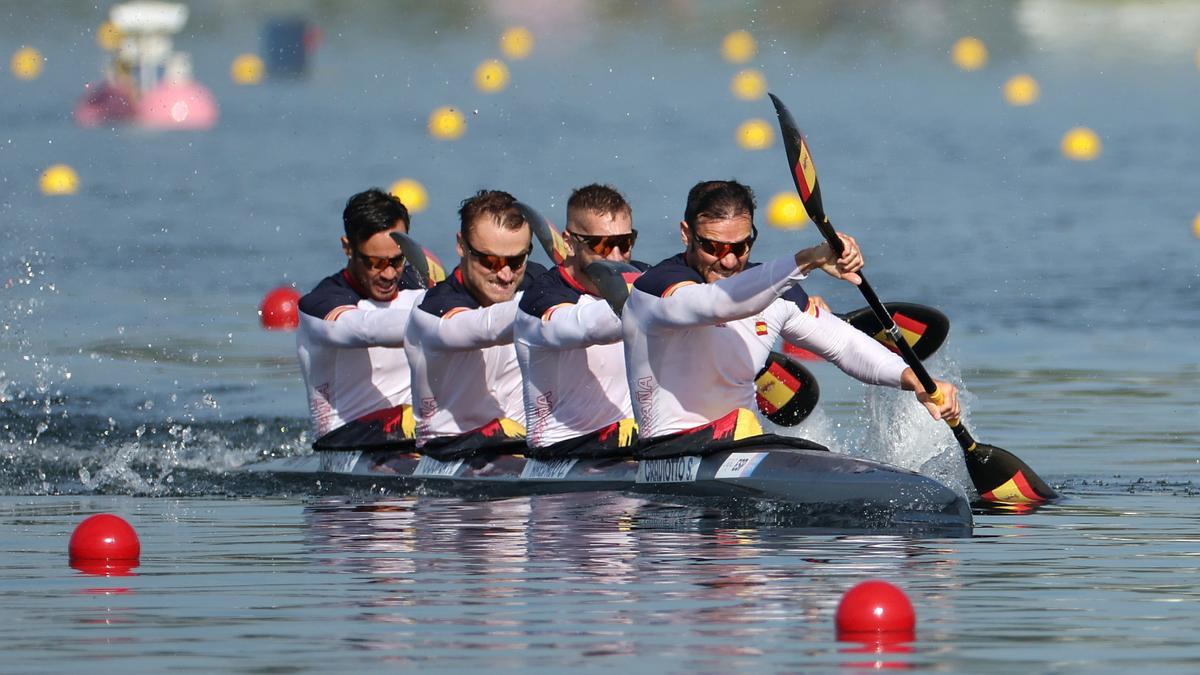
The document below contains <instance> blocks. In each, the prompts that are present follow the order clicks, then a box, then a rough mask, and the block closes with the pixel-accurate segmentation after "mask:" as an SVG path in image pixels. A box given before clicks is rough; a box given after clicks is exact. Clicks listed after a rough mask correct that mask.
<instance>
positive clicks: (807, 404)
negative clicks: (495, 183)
mask: <svg viewBox="0 0 1200 675" xmlns="http://www.w3.org/2000/svg"><path fill="white" fill-rule="evenodd" d="M517 208H518V209H520V211H521V214H522V215H524V216H525V221H526V222H528V223H529V227H530V228H531V229H532V230H533V234H534V236H535V237H537V240H538V242H539V243H541V245H542V248H543V249H545V251H546V255H548V256H550V260H552V261H553V262H554V264H555V265H561V264H563V262H565V261H566V259H567V245H566V242H564V241H563V238H562V235H561V234H559V232H558V230H557V229H555V227H554V226H553V225H551V224H550V221H548V220H546V218H545V217H543V216H542V214H541V213H539V212H538V210H537V209H535V208H533V207H532V206H529V205H528V204H525V203H522V202H517ZM585 271H586V272H587V275H588V276H589V277H591V279H592V281H594V282H595V283H596V287H597V289H598V290H599V291H600V296H601V297H603V298H604V299H605V300H606V301H607V302H608V305H609V307H611V308H612V310H613V312H614V313H615V314H616V315H617V316H620V315H621V309H622V308H623V307H624V306H625V299H626V298H628V297H629V288H630V287H631V286H632V285H633V281H634V279H637V277H638V275H639V274H641V273H642V272H641V270H639V269H637V268H636V267H634V266H633V265H627V264H624V263H617V262H612V261H606V260H598V261H596V262H593V263H591V264H590V265H588V267H587V269H586V270H585ZM754 382H755V386H756V394H755V396H756V400H757V402H758V409H759V410H760V411H762V413H763V415H765V416H766V418H767V419H769V420H771V421H772V422H774V423H775V424H778V425H779V426H782V427H792V426H796V425H797V424H800V423H801V422H803V421H804V419H805V418H806V417H808V416H809V415H810V414H811V413H812V411H813V409H814V408H816V407H817V401H818V400H819V398H820V396H821V390H820V388H819V387H818V386H817V379H816V378H815V377H813V375H812V373H810V372H809V371H808V369H807V368H805V367H804V366H802V365H800V364H799V363H798V362H796V361H795V360H794V359H792V358H790V357H787V356H785V355H783V354H779V353H777V352H771V354H770V356H769V358H768V359H767V363H766V365H764V366H763V369H762V370H761V371H759V373H758V375H756V376H755V378H754Z"/></svg>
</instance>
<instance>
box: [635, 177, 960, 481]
mask: <svg viewBox="0 0 1200 675" xmlns="http://www.w3.org/2000/svg"><path fill="white" fill-rule="evenodd" d="M754 207H755V202H754V194H753V192H752V191H751V190H750V188H749V187H747V186H745V185H742V184H740V183H738V182H736V181H706V182H702V183H698V184H697V185H696V186H695V187H693V188H692V189H691V191H690V192H689V193H688V198H687V205H686V208H685V210H684V217H683V220H682V221H681V222H680V223H679V236H680V240H681V241H682V243H683V245H684V251H683V253H680V254H678V255H675V256H673V257H671V258H667V259H666V260H663V261H662V262H660V263H658V264H657V265H655V266H653V267H651V268H650V269H649V270H647V271H646V272H645V273H644V274H642V275H641V276H640V277H639V278H638V279H637V281H636V282H635V283H634V285H633V289H632V291H631V292H630V295H629V299H628V301H627V302H626V304H625V307H624V310H623V313H622V323H623V330H624V340H625V342H624V344H625V360H626V364H627V369H628V380H629V389H630V393H631V395H632V399H633V407H634V414H635V417H636V419H637V422H638V426H639V430H640V434H641V438H642V442H641V447H640V449H639V453H638V456H640V457H669V456H676V455H686V454H697V453H700V454H703V453H704V452H705V450H706V448H710V447H714V444H717V443H724V442H727V441H733V440H739V439H742V438H748V437H751V436H754V435H758V434H761V433H762V429H761V426H760V425H759V422H758V419H757V418H756V417H755V415H754V413H753V412H752V410H753V409H754V408H755V386H754V378H755V374H756V373H758V371H759V369H760V368H762V367H763V364H764V362H765V361H766V358H767V354H768V352H769V351H770V350H771V347H772V346H773V345H774V344H775V342H776V340H777V339H778V338H779V337H780V336H782V337H783V338H784V339H786V340H787V341H789V342H791V343H793V344H796V345H798V346H801V347H803V348H805V349H807V350H809V351H811V352H814V353H816V354H818V355H819V356H821V357H823V358H825V359H826V360H828V361H829V362H831V363H833V364H835V365H837V366H838V368H840V369H841V370H843V371H844V372H846V373H847V374H849V375H850V376H852V377H854V378H856V379H858V380H860V381H862V382H865V383H867V384H878V385H884V386H889V387H897V388H902V389H905V390H909V391H916V392H917V399H918V400H919V401H920V402H921V404H922V405H924V406H925V407H926V408H927V409H928V411H929V414H930V415H932V416H933V417H934V418H935V419H942V418H953V417H958V415H959V406H958V396H957V390H956V389H955V387H954V385H952V384H950V383H948V382H940V381H939V382H938V383H937V385H938V387H939V388H940V389H941V391H942V393H943V395H944V396H945V400H944V402H943V404H942V405H940V406H939V405H937V404H935V403H934V402H933V401H932V400H931V399H930V397H929V396H928V395H927V394H926V393H925V392H924V390H923V388H922V387H921V386H920V384H919V382H918V381H917V377H916V375H915V374H914V373H913V372H912V370H911V369H909V368H907V367H906V366H905V365H904V362H903V361H902V360H901V359H900V357H899V356H897V355H895V354H893V353H892V352H890V351H888V350H887V349H886V348H885V347H883V346H882V345H881V344H879V343H878V342H876V341H875V340H873V339H871V338H870V337H868V336H867V335H865V334H863V333H861V332H859V331H858V330H855V329H854V328H852V327H851V326H850V325H849V324H847V323H845V322H843V321H842V320H841V319H839V318H838V317H837V316H835V315H834V314H833V313H832V312H829V311H828V310H827V309H822V308H820V307H818V306H817V304H816V303H810V302H809V296H808V295H807V294H806V293H805V292H804V290H803V289H802V288H801V287H800V285H799V282H800V281H802V280H803V279H805V278H806V277H807V276H808V275H809V273H810V272H812V271H813V270H816V269H820V270H822V271H824V272H826V273H827V274H829V275H830V276H832V277H834V278H836V279H844V280H846V281H848V282H850V283H852V284H857V283H859V281H860V278H859V276H858V275H857V274H856V273H855V272H856V271H857V270H859V269H861V268H862V266H863V258H862V254H861V252H860V251H859V247H858V244H857V243H856V242H855V241H854V239H853V238H852V237H850V236H848V235H845V234H840V233H839V236H840V237H841V238H842V241H843V243H844V244H845V251H844V253H843V254H842V256H841V257H840V258H839V257H837V256H836V255H835V254H834V253H833V251H832V249H831V248H830V247H829V245H828V244H827V243H822V244H820V245H819V246H813V247H811V248H806V249H801V250H799V251H796V252H795V253H794V254H793V255H788V256H785V257H782V258H778V259H775V260H771V261H769V262H766V263H763V264H753V263H750V262H749V259H750V250H751V248H752V247H753V246H754V242H755V239H756V238H757V236H758V230H757V229H756V228H755V226H754Z"/></svg>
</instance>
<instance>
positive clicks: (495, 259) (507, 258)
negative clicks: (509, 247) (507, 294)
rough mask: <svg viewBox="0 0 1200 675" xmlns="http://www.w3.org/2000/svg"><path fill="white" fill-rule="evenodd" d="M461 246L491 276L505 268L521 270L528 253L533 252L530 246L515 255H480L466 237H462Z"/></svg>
mask: <svg viewBox="0 0 1200 675" xmlns="http://www.w3.org/2000/svg"><path fill="white" fill-rule="evenodd" d="M463 246H466V247H467V253H470V254H471V255H472V256H474V258H475V259H476V260H478V261H479V264H480V265H483V266H484V267H486V268H488V269H489V270H491V272H492V273H493V274H494V273H496V272H499V271H500V270H502V269H504V268H505V267H507V268H509V269H511V270H512V271H514V272H516V271H517V270H519V269H521V268H522V267H524V266H525V260H526V259H527V258H529V252H530V251H532V250H533V247H532V246H531V247H530V248H528V249H526V251H525V252H524V253H518V254H516V255H494V254H492V253H481V252H480V251H476V250H475V247H474V246H471V242H469V241H467V238H466V237H463Z"/></svg>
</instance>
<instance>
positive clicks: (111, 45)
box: [96, 21, 124, 52]
mask: <svg viewBox="0 0 1200 675" xmlns="http://www.w3.org/2000/svg"><path fill="white" fill-rule="evenodd" d="M123 37H124V36H122V35H121V29H119V28H117V25H116V24H115V23H113V22H111V21H105V22H104V23H102V24H100V26H99V27H98V28H96V44H98V45H100V48H101V49H103V50H104V51H106V52H112V51H116V49H117V47H120V46H121V40H122V39H123Z"/></svg>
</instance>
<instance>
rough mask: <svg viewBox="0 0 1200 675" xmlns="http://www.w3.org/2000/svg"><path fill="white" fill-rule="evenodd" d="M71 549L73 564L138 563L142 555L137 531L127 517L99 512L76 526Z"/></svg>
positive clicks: (68, 549)
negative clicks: (126, 519)
mask: <svg viewBox="0 0 1200 675" xmlns="http://www.w3.org/2000/svg"><path fill="white" fill-rule="evenodd" d="M67 551H68V552H69V553H70V556H71V565H72V566H76V563H79V564H80V565H84V564H86V563H97V562H109V563H113V564H118V565H119V566H136V565H137V561H138V557H139V556H140V555H141V554H142V545H141V542H139V541H138V536H137V532H135V531H134V530H133V527H132V526H131V525H130V524H129V523H127V522H125V519H123V518H120V517H118V516H114V515H112V514H110V513H99V514H96V515H94V516H91V517H89V518H87V519H85V520H84V521H83V522H82V523H80V524H79V525H78V526H76V528H75V531H74V532H72V533H71V543H70V544H69V545H68V546H67Z"/></svg>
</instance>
